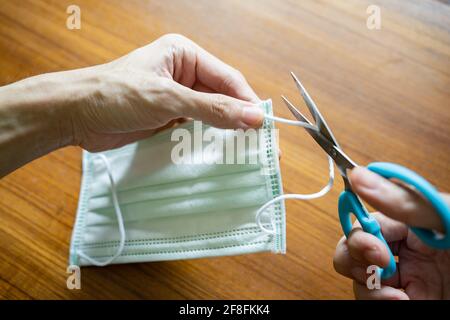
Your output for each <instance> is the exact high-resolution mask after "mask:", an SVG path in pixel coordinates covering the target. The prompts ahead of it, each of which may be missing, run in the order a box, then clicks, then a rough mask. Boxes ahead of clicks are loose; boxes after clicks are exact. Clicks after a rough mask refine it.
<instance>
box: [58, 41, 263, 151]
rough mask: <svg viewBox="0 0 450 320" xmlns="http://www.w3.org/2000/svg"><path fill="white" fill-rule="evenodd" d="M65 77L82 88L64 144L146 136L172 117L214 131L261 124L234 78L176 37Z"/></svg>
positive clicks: (93, 145) (109, 144)
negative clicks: (193, 121) (191, 120)
mask: <svg viewBox="0 0 450 320" xmlns="http://www.w3.org/2000/svg"><path fill="white" fill-rule="evenodd" d="M71 72H72V74H73V73H76V74H75V75H74V77H75V78H81V79H82V80H80V81H81V82H83V83H87V84H88V85H89V87H88V88H87V90H85V91H86V92H87V93H86V94H83V95H81V99H79V100H81V101H80V102H78V103H76V104H75V107H73V108H71V109H70V118H71V121H70V122H71V123H72V128H73V143H72V144H76V145H80V146H81V147H83V148H84V149H87V150H89V151H102V150H106V149H111V148H115V147H119V146H122V145H124V144H127V143H130V142H133V141H135V140H138V139H142V138H145V137H148V136H150V135H152V134H153V133H154V132H155V131H157V130H159V129H160V128H161V127H164V126H168V125H171V124H172V123H173V121H174V120H175V119H177V118H184V117H190V118H194V119H197V120H202V121H204V122H206V123H207V124H211V125H213V126H216V127H220V128H244V129H245V128H249V127H259V126H260V125H261V124H262V120H263V113H262V111H261V110H260V109H259V108H256V107H255V104H256V103H257V102H258V101H259V99H258V97H257V96H256V94H255V93H254V92H253V90H252V89H251V88H250V86H249V85H248V83H247V81H246V80H245V78H244V77H243V76H242V74H241V73H240V72H239V71H237V70H235V69H233V68H232V67H230V66H228V65H226V64H225V63H223V62H222V61H220V60H219V59H217V58H215V57H214V56H212V55H211V54H209V53H208V52H206V51H205V50H204V49H202V48H200V47H199V46H198V45H196V44H195V43H194V42H192V41H191V40H189V39H187V38H185V37H183V36H180V35H175V34H169V35H165V36H163V37H161V38H159V39H157V40H156V41H154V42H152V43H151V44H149V45H147V46H144V47H142V48H139V49H137V50H134V51H133V52H131V53H129V54H128V55H126V56H124V57H122V58H119V59H117V60H115V61H112V62H110V63H106V64H103V65H99V66H94V67H90V68H86V69H81V70H74V71H71ZM66 76H67V77H70V76H71V75H69V74H67V75H66Z"/></svg>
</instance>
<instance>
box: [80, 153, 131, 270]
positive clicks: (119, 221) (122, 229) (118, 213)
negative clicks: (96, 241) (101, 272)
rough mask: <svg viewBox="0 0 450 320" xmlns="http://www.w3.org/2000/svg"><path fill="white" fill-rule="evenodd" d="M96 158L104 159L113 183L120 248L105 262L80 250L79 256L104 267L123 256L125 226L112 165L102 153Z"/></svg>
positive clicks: (113, 199)
mask: <svg viewBox="0 0 450 320" xmlns="http://www.w3.org/2000/svg"><path fill="white" fill-rule="evenodd" d="M96 156H98V157H99V158H100V159H102V161H103V163H104V164H105V167H106V171H107V173H108V177H109V181H110V183H111V186H110V188H111V196H112V202H113V206H114V210H115V212H116V217H117V224H118V226H119V234H120V241H119V247H118V248H117V250H116V253H115V254H114V255H113V256H112V257H110V258H108V259H107V260H104V261H100V260H97V259H95V258H92V257H90V256H88V255H87V254H85V253H84V252H83V251H82V250H81V249H80V250H78V255H79V256H80V257H81V258H83V259H85V260H87V261H88V262H90V263H91V264H93V265H95V266H98V267H103V266H106V265H108V264H110V263H111V262H112V261H114V259H116V258H117V257H118V256H120V255H121V254H122V251H123V249H124V246H125V226H124V223H123V215H122V210H120V206H119V200H118V199H117V189H116V183H115V182H114V177H113V175H112V170H111V165H110V163H109V160H108V158H107V157H106V156H105V155H104V154H101V153H99V154H97V155H96Z"/></svg>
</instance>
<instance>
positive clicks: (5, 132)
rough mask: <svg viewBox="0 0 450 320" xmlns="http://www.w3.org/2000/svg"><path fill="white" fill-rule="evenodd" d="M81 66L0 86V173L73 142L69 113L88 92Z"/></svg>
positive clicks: (70, 114)
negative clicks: (0, 166)
mask: <svg viewBox="0 0 450 320" xmlns="http://www.w3.org/2000/svg"><path fill="white" fill-rule="evenodd" d="M85 77H86V76H85V75H84V74H83V72H81V70H74V71H65V72H58V73H49V74H43V75H39V76H36V77H31V78H27V79H24V80H22V81H18V82H16V83H13V84H10V85H7V86H3V87H0V150H1V154H2V160H5V166H4V167H3V166H2V168H0V169H1V170H0V171H1V172H0V177H1V176H3V175H5V174H7V173H8V172H10V171H12V170H14V169H16V168H18V167H20V166H22V165H23V164H25V163H27V162H29V161H31V160H33V159H35V158H37V157H40V156H42V155H45V154H47V153H49V152H51V151H53V150H56V149H58V148H62V147H65V146H67V145H72V144H74V141H75V138H74V126H73V121H72V119H73V114H74V113H75V112H76V110H77V107H78V105H80V103H81V101H82V99H83V97H85V96H87V95H89V92H88V90H87V89H88V87H89V86H86V85H85V82H86V81H85V80H84V78H85Z"/></svg>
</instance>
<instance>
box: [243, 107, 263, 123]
mask: <svg viewBox="0 0 450 320" xmlns="http://www.w3.org/2000/svg"><path fill="white" fill-rule="evenodd" d="M263 117H264V113H263V111H262V110H261V109H260V108H259V107H244V109H243V112H242V121H244V122H245V123H246V124H248V125H249V126H255V125H258V124H260V123H261V122H262V119H263Z"/></svg>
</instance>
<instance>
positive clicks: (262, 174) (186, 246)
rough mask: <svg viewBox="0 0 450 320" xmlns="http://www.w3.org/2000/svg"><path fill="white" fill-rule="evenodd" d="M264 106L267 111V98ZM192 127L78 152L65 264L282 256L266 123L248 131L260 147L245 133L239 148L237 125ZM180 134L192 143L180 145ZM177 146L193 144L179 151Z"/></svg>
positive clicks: (273, 155) (281, 221) (280, 208)
mask: <svg viewBox="0 0 450 320" xmlns="http://www.w3.org/2000/svg"><path fill="white" fill-rule="evenodd" d="M261 108H263V109H264V111H265V113H266V114H268V115H269V116H270V115H271V114H272V106H271V102H270V101H265V102H263V103H262V104H261ZM196 125H197V124H196V123H195V122H189V123H186V124H183V125H181V126H179V127H176V128H173V129H171V130H166V131H164V132H161V133H159V134H157V135H155V136H153V137H151V138H149V139H146V140H143V141H139V142H137V143H133V144H129V145H126V146H124V147H122V148H119V149H115V150H110V151H106V152H102V153H96V154H93V153H89V152H86V151H84V152H83V177H82V183H81V192H80V198H79V205H78V211H77V217H76V222H75V227H74V231H73V235H72V241H71V248H70V263H71V264H76V265H99V266H102V265H106V264H109V263H130V262H144V261H159V260H176V259H188V258H201V257H212V256H226V255H237V254H245V253H254V252H261V251H272V252H274V253H285V251H286V223H285V221H286V220H285V207H284V203H283V202H282V201H278V200H277V198H278V197H280V196H282V193H283V191H282V183H281V177H280V170H279V164H278V147H277V145H276V141H275V130H273V129H274V126H273V122H272V121H270V120H266V121H265V122H264V125H263V127H262V128H261V129H259V130H258V131H256V130H255V131H254V132H257V133H258V135H257V137H258V139H257V143H251V142H250V140H251V139H250V138H249V137H247V138H246V140H245V142H246V143H245V144H244V147H243V146H242V141H241V144H240V145H239V143H238V142H237V141H236V140H237V137H236V135H235V134H234V132H235V131H232V130H222V129H217V128H213V127H209V126H205V125H203V126H202V135H199V133H198V132H197V131H198V128H196ZM196 129H197V130H196ZM177 130H178V131H177ZM183 135H185V136H186V135H187V136H189V137H191V138H192V141H189V142H186V141H181V137H182V136H183ZM196 135H197V136H196ZM211 137H215V138H216V139H215V141H212V140H213V139H212V138H211ZM217 137H222V139H221V140H222V143H218V142H217V141H218V140H220V139H217ZM199 139H200V142H199ZM231 140H233V141H234V147H233V148H231V147H229V146H230V145H233V142H231ZM253 142H254V141H253ZM182 143H185V144H186V145H190V146H191V148H188V147H187V148H185V149H184V150H181V149H182V148H181V145H180V144H182ZM186 150H187V151H190V152H187V151H186ZM183 152H184V153H189V155H188V156H186V155H185V154H183ZM230 152H231V153H232V156H229V154H230ZM196 159H197V160H196ZM198 159H202V160H203V161H198ZM230 159H231V160H230ZM239 159H240V161H239ZM243 159H244V163H242V161H243ZM255 159H256V160H255ZM236 162H237V163H236ZM274 199H275V200H274ZM270 201H273V202H271V203H269V202H270ZM265 204H268V205H267V206H266V207H265V208H264V210H263V211H264V214H262V212H263V211H262V210H260V209H261V208H262V206H264V205H265Z"/></svg>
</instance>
